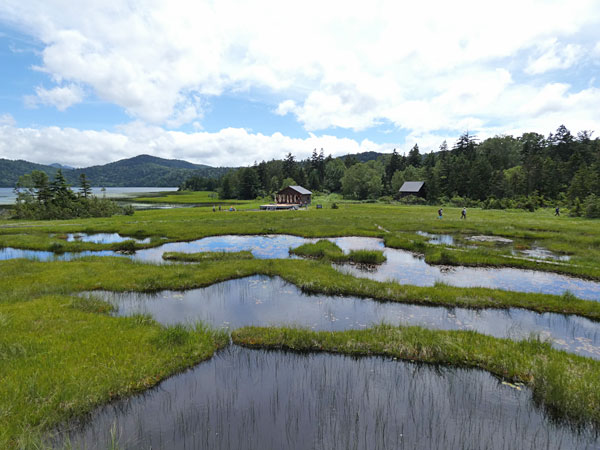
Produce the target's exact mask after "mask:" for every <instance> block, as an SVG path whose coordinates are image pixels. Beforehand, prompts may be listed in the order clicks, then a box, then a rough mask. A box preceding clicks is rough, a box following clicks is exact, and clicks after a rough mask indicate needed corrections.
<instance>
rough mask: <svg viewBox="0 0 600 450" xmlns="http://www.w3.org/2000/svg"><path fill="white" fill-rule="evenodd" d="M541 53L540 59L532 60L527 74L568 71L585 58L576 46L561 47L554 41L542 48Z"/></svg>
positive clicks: (581, 50)
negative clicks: (557, 70) (558, 70)
mask: <svg viewBox="0 0 600 450" xmlns="http://www.w3.org/2000/svg"><path fill="white" fill-rule="evenodd" d="M540 53H541V54H540V55H539V56H538V57H536V58H530V60H529V64H528V65H527V67H526V68H525V72H526V73H528V74H530V75H536V74H542V73H545V72H548V71H549V70H555V69H568V68H569V67H571V66H572V65H574V64H575V63H576V62H577V61H578V60H579V59H580V58H581V57H582V56H583V49H582V48H581V46H580V45H575V44H567V45H560V44H559V43H558V42H557V40H556V39H552V40H551V41H549V42H546V43H544V44H543V45H542V46H541V52H540Z"/></svg>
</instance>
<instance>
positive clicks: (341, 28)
mask: <svg viewBox="0 0 600 450" xmlns="http://www.w3.org/2000/svg"><path fill="white" fill-rule="evenodd" d="M313 3H314V4H313ZM399 3H400V2H392V1H377V2H371V3H369V4H366V3H365V2H353V1H350V2H349V1H343V2H342V1H337V0H334V1H331V2H328V3H327V4H323V3H322V2H316V1H312V0H310V1H307V2H303V3H302V4H297V3H293V4H292V3H286V2H277V1H270V0H257V1H256V2H253V3H252V5H248V4H247V2H241V1H234V0H220V1H219V2H216V3H215V2H197V3H196V4H195V5H194V6H190V4H189V2H185V1H180V0H176V1H170V2H165V1H160V0H152V1H148V2H143V3H137V4H133V3H131V2H122V3H119V2H112V3H109V4H107V3H106V2H102V1H99V0H98V1H97V0H90V1H86V2H84V3H82V4H79V5H78V7H77V8H73V7H72V3H71V2H68V1H66V0H46V1H38V0H31V1H28V2H22V1H21V2H19V1H14V0H0V68H1V70H0V157H2V158H10V159H17V158H22V159H27V160H31V161H36V162H41V163H52V162H60V163H63V164H69V165H74V166H85V165H89V164H102V163H106V162H109V161H112V160H115V159H121V158H126V157H131V156H134V155H136V154H140V153H150V154H154V155H156V156H161V157H166V158H181V159H186V160H189V161H193V162H197V163H204V164H211V165H225V166H229V165H241V164H251V163H252V162H253V161H256V160H258V161H260V160H262V159H266V160H268V159H271V158H281V157H282V156H283V155H285V154H286V153H287V152H292V153H294V154H295V155H297V157H298V158H305V157H307V156H309V155H310V153H311V152H312V149H313V148H324V150H325V152H326V153H331V154H334V155H341V154H346V153H354V152H360V151H368V150H374V151H381V152H391V151H392V149H393V148H397V149H398V150H399V151H400V152H407V151H408V150H409V149H410V148H411V147H412V146H413V145H414V144H415V143H418V144H419V147H420V148H421V149H422V151H431V150H435V149H437V148H438V146H439V145H440V143H441V142H442V141H443V140H447V141H448V142H449V143H450V144H451V143H452V142H453V141H454V140H455V139H456V138H457V137H458V136H459V135H460V134H461V133H462V132H464V131H466V130H469V131H470V132H471V133H475V134H477V135H478V136H479V137H480V138H485V137H489V136H493V135H496V134H513V135H519V134H520V133H522V132H525V131H537V132H540V133H543V134H547V133H549V132H551V131H553V130H555V129H556V128H557V127H558V126H559V125H561V124H565V125H566V126H567V127H568V128H570V129H571V131H573V132H576V131H579V130H584V129H585V130H596V129H597V128H599V127H598V124H599V123H600V108H598V106H597V105H598V104H600V76H599V75H600V74H599V68H600V35H598V33H597V31H596V30H597V29H598V26H599V25H600V24H599V22H600V4H598V2H595V1H591V0H573V1H571V2H569V4H567V2H558V1H547V0H522V1H517V0H507V1H505V2H503V3H502V4H501V5H500V4H493V5H492V4H482V3H485V2H475V1H472V0H458V1H456V2H452V4H448V2H443V1H434V0H430V1H428V2H422V4H420V5H412V6H410V7H409V6H406V5H404V6H403V5H400V4H399ZM315 10H319V12H320V13H319V15H317V16H315V14H314V11H315ZM264 11H269V14H264Z"/></svg>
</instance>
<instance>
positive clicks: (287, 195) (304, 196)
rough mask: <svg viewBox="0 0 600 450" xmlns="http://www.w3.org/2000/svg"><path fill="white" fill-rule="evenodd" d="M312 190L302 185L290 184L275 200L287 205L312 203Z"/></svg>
mask: <svg viewBox="0 0 600 450" xmlns="http://www.w3.org/2000/svg"><path fill="white" fill-rule="evenodd" d="M311 196H312V192H310V191H309V190H308V189H304V188H303V187H302V186H288V187H286V188H283V189H282V190H280V191H279V192H278V193H277V194H276V195H275V201H276V203H279V204H287V205H310V200H311Z"/></svg>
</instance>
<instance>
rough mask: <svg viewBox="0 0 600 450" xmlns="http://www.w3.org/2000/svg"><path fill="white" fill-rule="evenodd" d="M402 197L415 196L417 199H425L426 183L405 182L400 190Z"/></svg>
mask: <svg viewBox="0 0 600 450" xmlns="http://www.w3.org/2000/svg"><path fill="white" fill-rule="evenodd" d="M399 193H400V197H406V196H408V195H414V196H416V197H423V198H425V195H426V194H427V191H426V190H425V182H424V181H405V182H404V184H403V185H402V187H401V188H400V191H399Z"/></svg>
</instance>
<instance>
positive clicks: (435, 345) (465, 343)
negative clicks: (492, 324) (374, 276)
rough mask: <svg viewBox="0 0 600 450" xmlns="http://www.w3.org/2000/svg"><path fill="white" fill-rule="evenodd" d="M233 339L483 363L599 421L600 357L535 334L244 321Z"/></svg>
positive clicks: (584, 419) (582, 420) (573, 417)
mask: <svg viewBox="0 0 600 450" xmlns="http://www.w3.org/2000/svg"><path fill="white" fill-rule="evenodd" d="M232 339H233V342H234V343H236V344H239V345H244V346H247V347H251V348H267V349H285V350H293V351H301V352H306V351H311V352H315V351H316V352H323V351H325V352H332V353H342V354H347V355H353V356H371V355H381V356H386V357H393V358H398V359H403V360H409V361H419V362H426V363H433V364H444V365H453V366H458V367H470V368H480V369H484V370H487V371H489V372H491V373H492V374H494V375H496V376H498V377H501V378H502V379H505V380H509V381H511V382H519V383H524V384H526V385H527V386H529V387H530V388H531V389H532V392H533V398H534V401H535V402H536V403H537V404H539V405H542V406H543V407H544V409H545V410H546V411H548V412H549V413H550V414H551V415H552V416H553V417H555V418H557V419H562V420H566V421H568V422H570V423H572V424H575V425H587V424H593V425H594V426H596V427H598V426H600V361H595V360H591V359H588V358H583V357H580V356H576V355H572V354H568V353H566V352H562V351H558V350H554V349H553V348H551V346H550V344H548V343H544V342H541V341H539V340H538V339H535V338H532V339H529V340H524V341H518V342H515V341H511V340H509V339H498V338H493V337H490V336H485V335H482V334H478V333H476V332H473V331H437V330H436V331H434V330H427V329H424V328H420V327H392V326H389V325H380V326H376V327H374V328H371V329H367V330H352V331H340V332H325V331H323V332H315V331H311V330H303V329H293V328H259V327H245V328H241V329H238V330H235V331H233V332H232Z"/></svg>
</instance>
